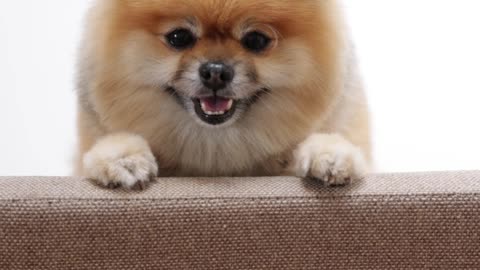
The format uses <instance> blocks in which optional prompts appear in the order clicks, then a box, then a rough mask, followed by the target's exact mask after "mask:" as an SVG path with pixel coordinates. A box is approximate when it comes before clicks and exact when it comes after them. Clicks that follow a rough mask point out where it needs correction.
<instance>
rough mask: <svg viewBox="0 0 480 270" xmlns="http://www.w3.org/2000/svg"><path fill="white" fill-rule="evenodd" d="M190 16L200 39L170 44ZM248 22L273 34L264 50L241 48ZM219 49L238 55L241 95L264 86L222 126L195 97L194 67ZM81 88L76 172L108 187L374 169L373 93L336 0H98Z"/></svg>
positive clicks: (353, 174) (340, 176) (338, 176)
mask: <svg viewBox="0 0 480 270" xmlns="http://www.w3.org/2000/svg"><path fill="white" fill-rule="evenodd" d="M186 24H188V27H191V28H193V29H192V31H193V32H194V33H195V34H196V35H198V38H199V39H198V42H197V43H196V44H195V46H194V47H192V48H190V49H187V50H183V51H178V50H174V49H172V48H171V47H169V46H168V44H167V43H166V42H165V34H166V33H167V32H168V31H171V30H173V29H175V28H178V27H186V26H185V25H186ZM251 29H253V30H258V31H261V32H264V33H266V34H267V35H268V36H269V37H271V38H272V40H273V42H272V46H271V47H270V48H268V50H267V51H265V52H263V53H261V54H255V53H251V52H248V51H247V50H245V48H243V47H242V45H241V44H240V42H239V40H241V38H242V35H243V34H244V33H245V32H246V31H249V30H251ZM213 59H215V60H219V59H220V60H222V61H227V62H230V63H235V67H236V69H237V70H236V79H235V80H234V81H233V82H232V85H231V88H232V92H233V93H234V95H235V97H236V98H249V97H251V96H252V95H254V90H256V89H260V88H262V89H268V90H269V91H268V92H266V93H265V94H263V95H260V96H259V97H258V100H256V102H255V103H254V104H252V105H251V106H248V107H244V108H241V109H239V111H238V112H237V113H236V114H237V115H235V116H234V117H233V119H232V120H231V121H229V122H228V123H226V124H224V125H220V126H210V125H208V124H205V123H202V122H201V120H199V119H198V117H197V116H196V115H195V113H194V112H192V108H191V105H189V103H188V102H189V101H188V98H189V97H194V96H195V94H196V93H197V92H196V91H198V89H197V88H198V87H200V86H198V85H199V84H198V80H199V79H198V75H197V73H198V66H199V65H200V63H201V62H202V61H208V60H213ZM172 87H174V88H175V89H176V91H177V93H176V95H179V96H180V99H182V100H183V102H186V103H185V104H184V106H182V104H179V102H178V98H176V97H175V96H173V95H172V92H171V91H167V90H169V89H171V88H172ZM78 94H79V95H78V96H79V113H78V127H79V146H78V160H77V164H76V173H77V174H79V175H83V176H86V177H89V178H91V179H93V180H96V181H97V182H98V183H100V184H102V185H106V186H112V185H115V186H118V185H121V186H124V187H127V188H131V187H134V186H136V185H141V186H143V185H144V184H146V183H148V182H149V181H150V180H151V179H152V178H153V177H155V176H262V175H295V176H300V177H305V176H309V177H314V178H318V179H320V180H323V181H325V182H326V183H328V184H333V185H335V184H344V183H346V182H348V181H350V180H356V179H358V178H360V177H361V176H362V175H364V174H365V173H366V172H367V171H368V168H369V163H370V162H369V161H370V158H371V156H370V135H369V119H368V109H367V105H366V99H365V96H364V92H363V89H362V86H361V84H360V82H359V78H358V72H357V68H356V64H355V61H354V56H353V53H352V49H351V45H350V42H349V39H348V35H347V33H346V31H345V27H344V25H343V21H342V18H341V16H340V13H339V9H338V4H337V1H334V0H297V1H290V0H240V1H239V0H202V1H198V0H98V1H97V3H96V4H95V5H94V7H93V8H92V9H91V12H90V14H89V17H88V24H87V31H86V35H85V37H84V44H83V46H82V50H81V58H80V70H79V87H78ZM177 97H178V96H177Z"/></svg>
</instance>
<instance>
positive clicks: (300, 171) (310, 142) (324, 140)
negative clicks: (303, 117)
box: [290, 134, 368, 186]
mask: <svg viewBox="0 0 480 270" xmlns="http://www.w3.org/2000/svg"><path fill="white" fill-rule="evenodd" d="M290 170H291V171H292V173H293V174H295V175H296V176H298V177H312V178H315V179H319V180H321V181H323V182H324V183H325V184H327V185H329V186H336V185H346V184H348V183H350V182H351V181H355V180H359V179H360V178H362V177H363V176H365V174H366V173H367V172H368V163H367V161H366V159H365V156H364V154H363V152H362V150H361V149H360V148H359V147H356V146H354V145H353V144H352V143H350V142H349V141H347V140H346V139H344V138H343V137H342V136H340V135H335V134H331V135H330V134H315V135H312V136H310V137H309V138H308V139H307V140H306V141H305V142H303V143H302V144H301V145H299V147H298V148H297V149H296V151H295V152H294V159H293V162H292V166H291V168H290Z"/></svg>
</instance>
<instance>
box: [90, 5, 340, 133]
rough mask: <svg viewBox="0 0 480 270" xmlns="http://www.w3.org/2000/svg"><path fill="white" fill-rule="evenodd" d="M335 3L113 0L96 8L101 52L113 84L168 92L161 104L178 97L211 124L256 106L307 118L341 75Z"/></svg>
mask: <svg viewBox="0 0 480 270" xmlns="http://www.w3.org/2000/svg"><path fill="white" fill-rule="evenodd" d="M332 2H333V1H331V0H326V1H318V0H297V1H289V0H260V1H259V0H242V1H234V0H205V1H203V0H202V1H198V0H125V1H120V0H109V1H106V2H105V3H104V4H103V5H104V7H106V8H104V9H103V10H104V12H99V13H98V14H97V17H96V21H103V22H102V24H100V25H102V26H98V24H97V27H100V28H102V30H100V29H99V30H98V31H97V38H98V37H99V36H101V37H99V39H101V40H102V41H97V42H98V44H100V45H99V46H97V52H99V55H101V56H102V58H103V60H104V61H103V66H104V68H105V67H106V66H108V68H105V69H106V70H107V71H103V74H104V76H109V79H108V80H110V81H115V80H117V81H118V82H117V83H112V82H107V84H110V85H113V84H115V85H118V84H126V85H130V86H131V88H134V89H135V91H142V90H139V89H154V90H153V91H158V92H163V93H165V94H167V95H168V96H167V97H165V96H162V97H161V100H160V98H158V97H157V96H151V99H157V98H158V99H159V101H158V106H162V104H161V103H165V102H168V103H176V106H179V107H181V108H182V110H184V111H185V112H187V113H188V115H189V117H190V120H194V121H195V122H196V123H197V124H200V125H202V126H204V127H229V126H232V125H235V124H238V123H239V122H242V121H244V119H245V118H247V116H248V115H249V114H253V115H252V117H251V118H257V119H261V120H263V121H265V124H268V122H269V121H275V118H276V117H285V116H286V117H287V118H288V115H289V114H292V115H293V114H295V115H296V116H298V117H299V119H300V118H302V117H303V118H304V119H305V121H309V120H311V119H314V118H316V117H318V115H316V116H313V115H309V114H319V113H321V112H322V110H323V109H324V108H322V107H325V106H324V105H322V104H326V103H327V102H328V98H329V97H330V96H332V90H331V89H332V88H333V84H334V83H335V82H334V81H335V80H334V79H332V77H334V76H333V75H334V74H335V73H336V72H337V70H336V68H337V66H338V65H337V62H336V61H337V59H338V55H337V48H336V46H338V44H339V39H338V36H337V34H336V30H337V29H335V27H336V26H335V25H334V23H333V21H334V20H335V18H334V17H335V16H334V14H333V13H334V12H332V8H331V7H332V6H333V4H332ZM106 63H108V64H106ZM105 74H108V75H105ZM149 106H151V105H149ZM293 120H295V119H293Z"/></svg>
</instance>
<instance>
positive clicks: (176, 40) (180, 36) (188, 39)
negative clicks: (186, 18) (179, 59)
mask: <svg viewBox="0 0 480 270" xmlns="http://www.w3.org/2000/svg"><path fill="white" fill-rule="evenodd" d="M165 37H166V39H167V41H168V44H170V46H172V47H173V48H175V49H177V50H184V49H188V48H191V47H193V46H194V45H195V43H196V42H197V38H196V37H195V35H194V34H193V33H192V31H190V30H188V29H176V30H173V31H172V32H170V33H169V34H167V35H166V36H165Z"/></svg>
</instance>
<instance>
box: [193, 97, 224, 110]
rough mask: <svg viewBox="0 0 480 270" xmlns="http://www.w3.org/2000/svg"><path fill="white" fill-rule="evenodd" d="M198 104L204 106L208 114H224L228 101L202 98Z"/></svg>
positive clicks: (216, 98) (217, 98)
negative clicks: (200, 103)
mask: <svg viewBox="0 0 480 270" xmlns="http://www.w3.org/2000/svg"><path fill="white" fill-rule="evenodd" d="M200 102H202V104H203V105H204V106H205V108H206V109H207V111H209V112H225V111H227V110H228V109H229V108H228V103H229V102H230V99H226V98H220V97H209V98H202V99H200Z"/></svg>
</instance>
